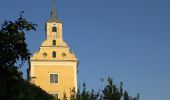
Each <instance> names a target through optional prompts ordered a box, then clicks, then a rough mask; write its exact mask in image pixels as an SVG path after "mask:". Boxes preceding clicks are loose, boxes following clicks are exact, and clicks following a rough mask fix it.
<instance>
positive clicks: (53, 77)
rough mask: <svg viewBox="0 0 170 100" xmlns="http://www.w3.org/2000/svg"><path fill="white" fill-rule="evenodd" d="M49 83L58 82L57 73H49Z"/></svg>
mask: <svg viewBox="0 0 170 100" xmlns="http://www.w3.org/2000/svg"><path fill="white" fill-rule="evenodd" d="M50 83H58V74H50Z"/></svg>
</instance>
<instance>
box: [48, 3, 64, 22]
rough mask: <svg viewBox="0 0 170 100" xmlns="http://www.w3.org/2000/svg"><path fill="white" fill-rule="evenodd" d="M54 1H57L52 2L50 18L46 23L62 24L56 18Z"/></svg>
mask: <svg viewBox="0 0 170 100" xmlns="http://www.w3.org/2000/svg"><path fill="white" fill-rule="evenodd" d="M56 1H57V0H52V8H51V18H50V19H48V22H59V23H62V22H61V21H59V20H58V18H57V11H56Z"/></svg>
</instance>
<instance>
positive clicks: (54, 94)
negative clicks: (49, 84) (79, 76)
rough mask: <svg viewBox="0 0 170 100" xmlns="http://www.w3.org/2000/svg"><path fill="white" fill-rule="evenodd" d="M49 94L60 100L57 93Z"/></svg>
mask: <svg viewBox="0 0 170 100" xmlns="http://www.w3.org/2000/svg"><path fill="white" fill-rule="evenodd" d="M49 94H51V95H52V96H54V97H55V98H56V100H58V98H59V97H58V94H57V93H56V92H51V93H49Z"/></svg>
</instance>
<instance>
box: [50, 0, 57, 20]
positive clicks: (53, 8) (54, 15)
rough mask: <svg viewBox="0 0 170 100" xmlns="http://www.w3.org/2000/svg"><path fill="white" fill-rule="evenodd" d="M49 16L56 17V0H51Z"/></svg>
mask: <svg viewBox="0 0 170 100" xmlns="http://www.w3.org/2000/svg"><path fill="white" fill-rule="evenodd" d="M51 18H53V19H55V18H57V12H56V0H52V11H51Z"/></svg>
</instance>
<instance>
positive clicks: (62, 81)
mask: <svg viewBox="0 0 170 100" xmlns="http://www.w3.org/2000/svg"><path fill="white" fill-rule="evenodd" d="M45 27H46V28H45V30H46V39H45V41H44V42H43V43H42V45H41V47H40V50H39V51H36V52H35V53H34V54H33V56H32V57H31V59H30V62H29V65H30V66H29V80H30V82H32V83H33V84H35V85H37V86H39V87H41V88H42V89H43V90H45V91H46V92H48V93H49V94H52V95H54V96H56V97H57V98H62V97H63V93H66V95H67V97H69V96H70V90H71V89H73V88H75V90H77V65H78V60H77V58H76V56H75V54H74V53H73V52H72V51H71V50H70V48H69V46H68V45H67V43H66V42H65V41H64V40H63V32H62V22H61V21H60V20H59V19H58V18H57V13H56V6H55V4H53V6H52V10H51V17H50V18H49V19H48V20H47V22H46V26H45Z"/></svg>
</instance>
